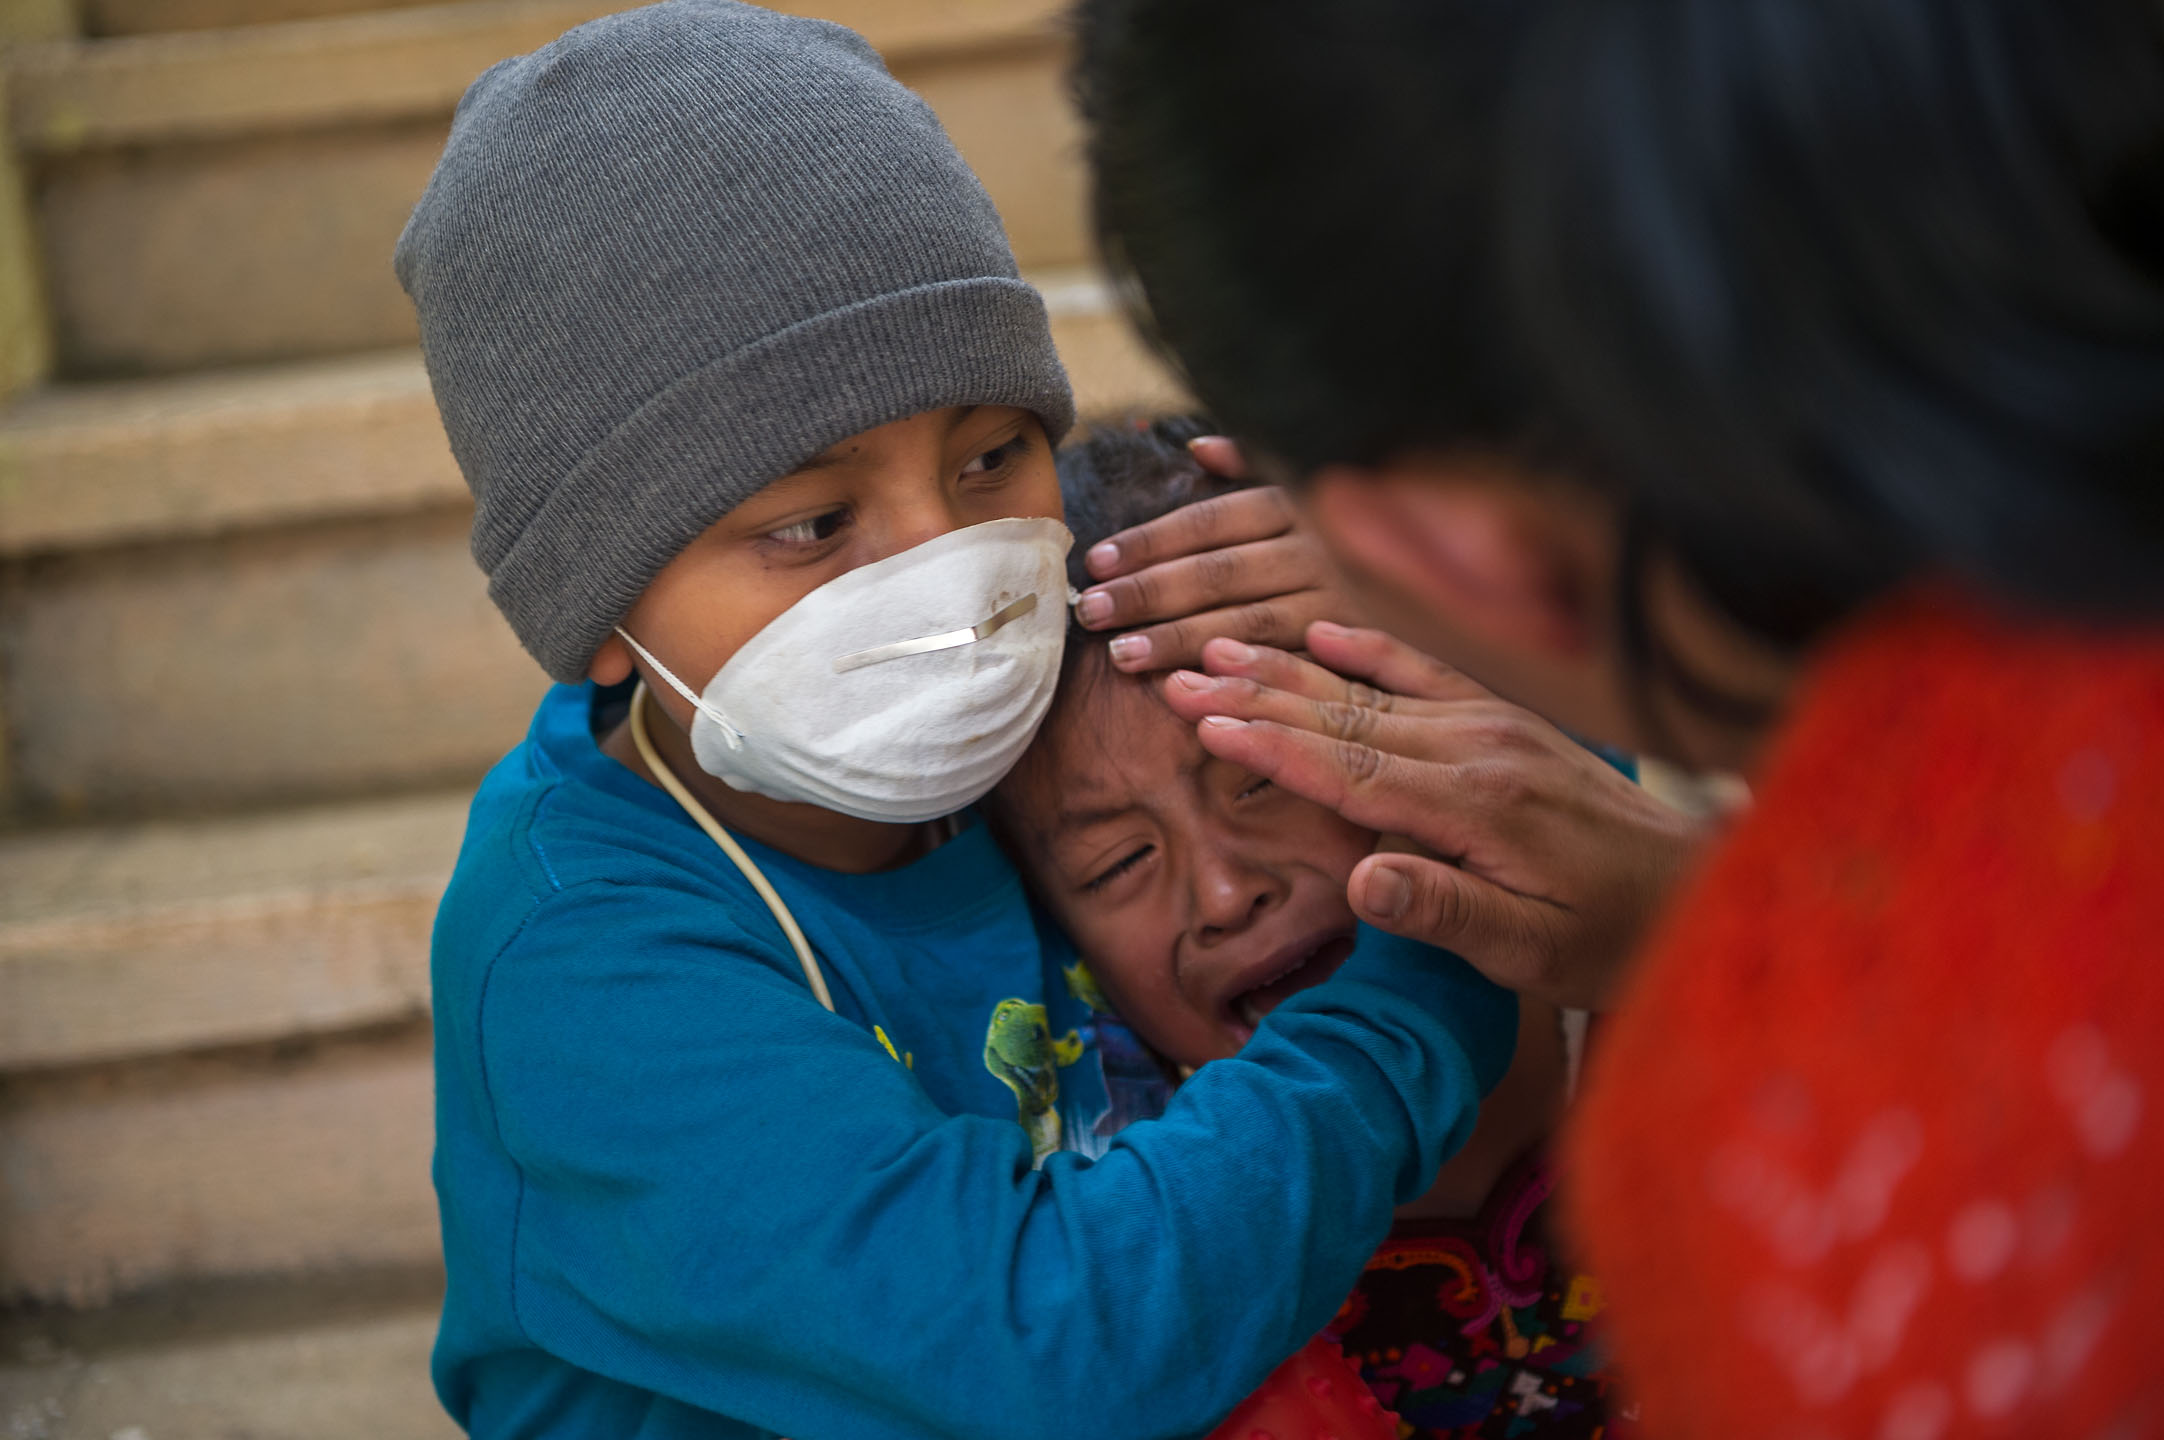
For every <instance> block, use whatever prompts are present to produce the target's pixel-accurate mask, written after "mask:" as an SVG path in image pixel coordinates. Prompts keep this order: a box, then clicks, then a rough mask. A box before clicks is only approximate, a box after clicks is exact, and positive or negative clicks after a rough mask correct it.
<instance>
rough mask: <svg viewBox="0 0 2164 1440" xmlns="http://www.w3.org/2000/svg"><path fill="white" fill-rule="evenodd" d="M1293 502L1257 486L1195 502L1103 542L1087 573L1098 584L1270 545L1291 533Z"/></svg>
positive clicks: (1097, 546) (1269, 488)
mask: <svg viewBox="0 0 2164 1440" xmlns="http://www.w3.org/2000/svg"><path fill="white" fill-rule="evenodd" d="M1293 520H1294V517H1293V510H1292V502H1291V501H1290V500H1288V499H1287V498H1286V497H1285V492H1284V491H1282V490H1280V489H1278V488H1277V487H1276V486H1274V485H1258V486H1256V487H1254V488H1253V489H1250V490H1235V491H1233V492H1232V493H1231V494H1229V495H1218V496H1214V497H1212V498H1211V499H1208V500H1198V501H1196V502H1195V503H1194V504H1192V505H1182V506H1181V507H1180V508H1179V509H1177V510H1173V511H1169V512H1167V513H1166V514H1163V515H1160V516H1158V517H1157V518H1156V519H1155V520H1152V521H1150V522H1149V523H1148V524H1145V525H1137V526H1134V527H1133V528H1131V529H1127V530H1122V531H1120V532H1119V533H1118V534H1116V535H1112V536H1109V537H1107V538H1106V539H1104V540H1102V541H1100V542H1098V543H1097V544H1095V545H1092V546H1091V547H1090V552H1089V554H1088V556H1087V557H1085V562H1086V563H1087V564H1088V566H1089V572H1090V574H1092V575H1095V576H1096V577H1097V578H1098V579H1100V580H1110V579H1112V578H1114V577H1115V576H1120V575H1132V574H1134V573H1135V572H1136V571H1137V570H1142V569H1146V568H1148V567H1149V566H1151V565H1158V564H1162V563H1163V562H1165V561H1167V560H1177V559H1179V558H1180V557H1181V556H1183V555H1198V554H1200V553H1201V552H1203V551H1205V550H1218V549H1222V548H1224V547H1225V546H1227V545H1246V544H1250V543H1252V542H1254V541H1256V540H1268V539H1271V538H1273V537H1275V536H1278V535H1282V534H1284V533H1285V532H1286V531H1288V530H1290V529H1292V528H1293Z"/></svg>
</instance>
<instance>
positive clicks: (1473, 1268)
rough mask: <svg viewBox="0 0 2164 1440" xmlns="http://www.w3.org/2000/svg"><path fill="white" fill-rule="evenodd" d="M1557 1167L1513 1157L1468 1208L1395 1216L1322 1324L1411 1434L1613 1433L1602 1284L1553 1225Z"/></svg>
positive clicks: (1594, 1437) (1456, 1438) (1442, 1439)
mask: <svg viewBox="0 0 2164 1440" xmlns="http://www.w3.org/2000/svg"><path fill="white" fill-rule="evenodd" d="M1553 1189H1554V1176H1553V1172H1552V1171H1551V1170H1550V1168H1549V1166H1548V1165H1547V1163H1546V1162H1545V1161H1544V1160H1542V1159H1541V1158H1540V1157H1539V1156H1538V1155H1537V1154H1536V1155H1533V1156H1528V1157H1527V1158H1526V1159H1524V1160H1521V1161H1520V1162H1519V1163H1518V1164H1517V1165H1516V1166H1515V1167H1514V1168H1513V1169H1512V1170H1511V1171H1510V1172H1509V1173H1508V1174H1506V1175H1505V1176H1504V1178H1503V1179H1502V1181H1501V1182H1500V1183H1499V1184H1497V1186H1496V1187H1495V1190H1494V1192H1493V1193H1492V1194H1491V1195H1490V1196H1489V1197H1488V1202H1487V1204H1486V1205H1485V1206H1484V1207H1483V1208H1482V1210H1481V1213H1480V1215H1479V1216H1478V1217H1476V1218H1475V1219H1472V1220H1463V1221H1459V1220H1415V1221H1401V1222H1400V1223H1399V1224H1398V1225H1397V1226H1396V1227H1395V1228H1393V1229H1392V1231H1391V1232H1390V1238H1389V1239H1388V1240H1386V1241H1384V1242H1383V1247H1382V1248H1381V1249H1380V1250H1378V1251H1377V1252H1376V1253H1375V1258H1374V1259H1373V1260H1371V1261H1369V1262H1368V1266H1367V1272H1366V1273H1365V1274H1364V1275H1362V1276H1361V1278H1360V1283H1359V1285H1358V1286H1357V1287H1355V1289H1354V1290H1353V1293H1352V1294H1351V1295H1350V1296H1349V1297H1347V1299H1346V1301H1345V1304H1344V1305H1343V1306H1342V1307H1341V1308H1340V1309H1339V1310H1338V1314H1337V1318H1336V1319H1335V1320H1333V1321H1332V1322H1331V1323H1330V1328H1329V1333H1330V1334H1331V1335H1334V1336H1336V1337H1337V1338H1338V1339H1339V1340H1340V1341H1342V1342H1343V1344H1344V1346H1345V1354H1346V1358H1347V1359H1349V1360H1351V1361H1353V1363H1354V1364H1355V1365H1357V1366H1358V1367H1359V1369H1360V1373H1361V1376H1362V1378H1364V1379H1365V1380H1366V1381H1367V1383H1368V1387H1369V1388H1370V1389H1372V1390H1373V1391H1374V1392H1375V1396H1376V1398H1377V1399H1379V1400H1381V1401H1382V1402H1383V1404H1385V1405H1387V1406H1389V1407H1390V1408H1391V1409H1393V1410H1395V1411H1397V1412H1398V1415H1399V1417H1400V1419H1401V1420H1402V1421H1403V1422H1404V1425H1405V1426H1409V1427H1410V1428H1409V1429H1403V1427H1401V1429H1402V1433H1403V1434H1404V1435H1405V1436H1406V1437H1408V1440H1411V1437H1418V1440H1504V1437H1513V1436H1520V1435H1531V1436H1538V1437H1542V1440H1602V1437H1608V1440H1619V1437H1621V1436H1623V1435H1625V1434H1627V1433H1628V1432H1627V1431H1626V1430H1625V1429H1623V1428H1620V1426H1619V1425H1618V1424H1617V1422H1616V1421H1615V1419H1613V1418H1612V1417H1611V1413H1610V1412H1611V1410H1613V1409H1615V1408H1616V1406H1615V1403H1614V1397H1613V1396H1612V1395H1611V1393H1610V1388H1609V1381H1608V1378H1607V1377H1606V1375H1605V1374H1604V1373H1603V1370H1602V1355H1601V1351H1600V1349H1599V1348H1598V1346H1597V1345H1595V1343H1594V1335H1593V1328H1594V1327H1593V1319H1594V1317H1595V1316H1596V1315H1598V1314H1599V1313H1600V1310H1601V1292H1600V1287H1599V1286H1598V1285H1597V1284H1596V1283H1594V1281H1593V1280H1592V1279H1591V1277H1589V1276H1587V1275H1585V1274H1583V1273H1581V1272H1580V1271H1579V1270H1578V1269H1577V1268H1576V1267H1575V1266H1572V1265H1570V1264H1569V1263H1568V1262H1567V1261H1565V1260H1563V1259H1562V1258H1561V1257H1560V1256H1559V1255H1558V1254H1557V1252H1556V1250H1555V1248H1554V1245H1553V1243H1552V1241H1551V1240H1550V1238H1549V1235H1548V1227H1547V1224H1546V1217H1547V1211H1548V1206H1547V1202H1548V1198H1549V1196H1550V1194H1551V1193H1552V1191H1553Z"/></svg>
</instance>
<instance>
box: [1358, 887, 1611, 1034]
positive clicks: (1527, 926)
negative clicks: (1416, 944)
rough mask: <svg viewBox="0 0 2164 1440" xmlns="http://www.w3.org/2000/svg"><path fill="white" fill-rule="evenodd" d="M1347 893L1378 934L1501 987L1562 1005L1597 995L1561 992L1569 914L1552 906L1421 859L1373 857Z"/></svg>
mask: <svg viewBox="0 0 2164 1440" xmlns="http://www.w3.org/2000/svg"><path fill="white" fill-rule="evenodd" d="M1346 896H1347V898H1348V899H1350V900H1351V901H1352V907H1353V911H1354V913H1355V914H1357V915H1359V917H1360V918H1361V919H1363V920H1365V921H1367V922H1368V923H1369V924H1370V925H1373V926H1374V927H1375V928H1376V929H1378V930H1387V931H1389V932H1390V933H1391V934H1393V935H1402V936H1404V937H1405V938H1407V939H1408V940H1418V941H1420V942H1421V943H1423V944H1427V945H1433V946H1435V947H1437V948H1438V949H1442V950H1448V951H1451V952H1452V953H1454V954H1457V955H1461V956H1463V957H1464V958H1465V959H1466V960H1467V961H1468V962H1470V963H1471V964H1472V966H1473V968H1474V969H1476V970H1479V971H1480V972H1481V973H1482V974H1484V975H1486V976H1487V977H1488V978H1489V979H1490V980H1493V981H1495V982H1496V983H1497V984H1498V985H1502V986H1505V987H1507V988H1509V989H1512V990H1521V991H1530V992H1532V993H1534V994H1537V995H1540V996H1542V997H1543V998H1545V999H1551V1000H1557V1001H1559V1002H1561V1003H1564V1004H1573V1003H1582V1002H1584V1001H1585V1000H1587V999H1590V998H1593V997H1590V996H1580V995H1577V994H1574V993H1570V992H1569V991H1568V990H1567V989H1559V988H1558V987H1559V985H1560V984H1561V983H1562V977H1561V976H1559V975H1558V974H1557V967H1556V964H1555V955H1556V946H1555V943H1554V940H1555V934H1556V928H1557V924H1558V922H1559V921H1562V920H1565V919H1567V915H1566V914H1565V913H1564V912H1562V911H1561V910H1560V909H1559V908H1558V907H1557V906H1555V905H1554V904H1553V903H1552V902H1549V901H1546V900H1541V899H1538V898H1535V897H1532V896H1527V895H1520V894H1518V893H1516V892H1515V891H1511V890H1506V889H1504V888H1503V887H1501V886H1500V885H1496V884H1494V883H1492V882H1490V881H1487V880H1483V879H1481V878H1480V877H1479V876H1477V875H1472V874H1468V873H1467V872H1465V871H1464V870H1460V869H1458V868H1457V867H1456V866H1453V865H1448V864H1445V863H1444V862H1442V861H1440V860H1431V859H1427V858H1424V857H1421V856H1415V855H1371V856H1369V857H1368V858H1367V859H1365V860H1363V861H1361V862H1360V864H1359V865H1357V866H1356V867H1354V869H1353V873H1352V877H1351V879H1350V881H1349V882H1348V883H1347V886H1346Z"/></svg>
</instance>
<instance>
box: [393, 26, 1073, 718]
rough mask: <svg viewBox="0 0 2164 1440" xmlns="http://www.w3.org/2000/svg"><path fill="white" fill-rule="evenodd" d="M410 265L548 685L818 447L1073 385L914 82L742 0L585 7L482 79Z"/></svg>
mask: <svg viewBox="0 0 2164 1440" xmlns="http://www.w3.org/2000/svg"><path fill="white" fill-rule="evenodd" d="M396 263H397V268H398V278H399V280H400V281H401V282H402V283H403V284H404V285H405V287H406V293H407V294H409V295H411V296H412V297H413V303H414V306H415V308H416V309H417V310H418V311H419V312H420V319H421V346H422V350H423V351H424V353H425V354H426V356H427V360H428V375H429V380H430V383H431V384H432V386H433V387H434V389H435V394H436V404H437V407H438V408H439V409H440V410H441V411H442V412H443V423H444V428H445V429H446V430H448V431H449V432H450V437H451V449H452V451H453V452H454V453H455V454H456V455H457V457H458V463H459V467H460V468H461V469H462V470H463V471H464V472H465V475H466V482H467V484H468V485H470V486H471V487H472V488H473V496H474V502H475V510H474V521H473V553H474V558H475V559H476V560H478V561H480V563H481V568H482V569H483V570H484V571H486V572H487V573H488V577H489V594H490V596H491V597H492V598H493V599H494V600H495V602H496V604H497V606H498V608H500V609H501V610H502V611H503V613H504V615H505V617H506V618H508V619H509V620H510V622H511V628H512V629H514V630H515V631H517V632H518V637H519V639H520V640H521V641H522V642H523V643H524V644H525V646H526V648H527V649H528V650H529V651H531V652H532V653H533V655H534V657H535V658H536V659H538V660H539V661H540V662H541V664H542V666H543V667H544V668H545V669H546V670H547V671H548V672H549V674H550V675H552V676H554V677H555V678H556V679H558V680H564V681H576V680H578V679H580V678H582V677H583V676H584V674H585V671H586V667H587V666H588V665H589V664H590V663H591V662H592V660H593V655H594V652H595V651H596V650H597V649H599V648H600V646H601V643H602V642H603V641H604V640H605V639H607V638H608V635H609V632H610V629H611V627H612V626H614V625H615V624H617V623H618V622H619V621H620V620H621V619H622V618H623V617H624V615H625V614H626V613H627V612H628V611H629V610H630V608H631V606H632V604H633V603H634V602H635V601H637V599H638V597H639V596H640V594H641V593H642V592H643V591H644V590H645V589H646V587H647V585H648V584H649V583H650V582H651V581H652V580H653V578H654V576H655V574H656V573H657V572H659V571H660V569H661V568H662V566H664V565H666V564H667V563H668V562H669V561H670V560H672V559H674V558H675V557H676V556H677V555H678V554H679V553H680V552H681V551H682V550H683V549H684V547H685V546H686V545H688V544H690V543H691V541H692V540H693V539H695V538H697V536H698V535H699V534H700V532H701V531H703V530H705V529H706V527H707V526H709V525H711V524H712V523H713V522H714V521H715V520H717V519H719V518H720V517H721V516H723V515H725V514H727V513H728V512H729V511H730V510H731V509H733V508H735V507H736V506H737V505H738V504H739V503H741V502H742V501H743V500H745V499H746V498H747V497H749V496H750V495H752V494H753V493H754V492H756V491H757V490H759V489H760V488H761V487H762V486H764V485H766V484H768V483H769V482H770V481H773V480H775V479H777V478H779V477H780V476H782V475H784V474H787V473H788V472H789V471H791V470H793V469H795V468H796V467H797V466H799V465H801V464H802V463H803V462H804V461H806V460H808V459H810V458H811V457H812V456H814V455H816V454H818V453H819V452H820V451H821V450H824V449H825V448H827V447H828V446H829V445H832V444H834V443H835V442H836V441H838V440H842V439H845V438H847V437H848V436H851V435H854V434H857V433H859V432H860V431H864V430H868V429H871V428H872V427H873V426H876V425H884V424H886V423H887V422H889V421H892V420H899V419H903V418H905V417H907V416H910V415H915V414H919V413H921V412H923V411H927V410H937V409H940V408H943V407H945V406H949V405H969V404H1001V405H1015V406H1019V407H1022V408H1024V409H1027V410H1031V411H1033V412H1035V413H1036V414H1037V415H1038V416H1039V417H1040V418H1042V419H1043V421H1044V423H1045V427H1046V429H1047V430H1048V431H1049V432H1051V436H1052V439H1053V440H1054V441H1057V440H1058V439H1059V438H1060V436H1061V435H1063V434H1064V433H1065V432H1066V430H1067V429H1068V427H1069V425H1070V424H1071V423H1072V422H1073V418H1074V401H1073V397H1072V396H1071V394H1070V393H1069V391H1068V388H1067V378H1066V375H1065V373H1064V372H1063V371H1062V370H1061V368H1060V364H1059V357H1058V356H1057V354H1056V353H1055V352H1054V350H1053V348H1052V336H1051V330H1050V327H1049V325H1048V323H1047V320H1046V316H1045V309H1044V302H1043V301H1042V299H1040V298H1039V296H1038V295H1037V292H1036V291H1035V290H1033V289H1032V288H1031V287H1030V286H1028V285H1027V284H1025V283H1024V282H1023V281H1022V280H1021V279H1020V278H1019V277H1018V276H1017V273H1016V271H1015V265H1014V257H1013V255H1012V254H1011V253H1010V252H1009V250H1008V248H1007V241H1006V236H1005V234H1004V232H1003V231H1002V229H1001V227H1000V222H999V215H998V213H997V212H996V211H995V210H994V209H993V208H992V202H991V200H990V199H989V198H988V197H987V196H986V195H985V193H984V187H983V186H982V185H980V184H978V183H977V178H976V176H974V175H973V174H971V173H970V171H969V168H968V166H966V165H964V164H963V163H962V159H961V157H960V156H959V155H957V154H956V153H955V150H954V146H953V145H952V144H951V143H950V142H949V141H948V139H947V136H946V133H945V132H944V131H943V130H941V129H940V126H939V122H938V120H937V119H936V118H934V117H933V115H932V113H931V111H930V109H929V108H927V107H926V106H925V104H924V102H923V101H921V100H919V99H918V98H917V97H916V96H915V95H913V94H911V93H910V92H909V91H908V90H907V89H905V88H904V87H903V86H902V85H901V84H900V83H899V82H897V81H896V80H895V79H893V77H891V76H890V75H888V74H887V72H886V68H885V67H884V66H883V65H882V64H881V63H880V60H879V57H878V56H877V55H876V54H875V53H874V52H873V51H872V49H871V47H870V46H869V45H867V44H866V43H865V42H864V40H863V39H862V38H861V37H859V36H858V35H856V34H855V33H854V32H852V31H850V30H846V29H844V28H842V27H841V26H839V25H832V24H828V23H826V22H824V21H817V20H803V19H796V18H793V17H789V16H784V15H777V14H775V13H773V12H772V11H768V10H761V9H758V8H756V7H754V6H750V5H740V4H733V3H728V0H668V3H665V4H660V5H653V6H650V7H648V8H646V9H643V10H632V11H628V12H626V13H623V14H618V15H613V16H610V17H608V18H606V19H602V20H597V21H594V22H593V23H591V24H588V25H582V26H580V27H579V28H578V29H576V30H573V31H571V32H570V33H569V34H567V35H565V36H563V37H562V38H561V39H558V40H557V41H555V42H554V43H553V44H550V45H547V46H544V47H543V48H542V49H540V50H538V51H535V52H534V53H533V54H531V55H526V56H521V57H519V58H517V59H514V60H506V61H504V62H503V63H501V64H499V65H497V66H496V67H494V68H493V69H491V70H490V71H488V73H486V74H485V75H483V76H482V77H481V78H480V79H479V80H476V81H475V82H474V84H473V87H472V88H471V89H470V90H468V91H467V92H466V97H465V99H464V100H462V101H461V102H460V103H459V107H458V117H457V119H456V120H455V121H454V122H453V124H452V127H451V139H450V144H449V145H448V146H447V147H446V148H445V150H444V153H443V159H442V161H441V162H440V163H439V164H438V165H437V166H436V173H435V176H434V177H433V178H432V179H431V180H430V181H429V185H428V191H427V193H426V194H424V195H423V196H422V197H421V202H420V204H419V205H418V206H416V207H415V208H414V212H413V218H412V219H411V220H409V221H408V222H407V224H406V230H405V233H404V234H403V235H401V236H400V237H399V241H398V252H397V260H396Z"/></svg>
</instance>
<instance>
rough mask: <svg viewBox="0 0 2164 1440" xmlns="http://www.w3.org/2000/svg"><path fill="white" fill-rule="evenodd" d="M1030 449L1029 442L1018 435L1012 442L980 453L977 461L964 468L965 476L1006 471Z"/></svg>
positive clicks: (1009, 441)
mask: <svg viewBox="0 0 2164 1440" xmlns="http://www.w3.org/2000/svg"><path fill="white" fill-rule="evenodd" d="M1028 449H1029V441H1028V440H1026V439H1024V438H1023V437H1022V436H1020V435H1017V436H1015V437H1014V438H1013V439H1012V440H1007V441H1004V442H1002V443H1000V444H998V445H995V446H993V447H992V448H991V449H989V450H986V451H983V452H982V453H980V454H979V455H978V456H977V458H976V459H974V460H972V461H970V462H969V463H968V464H967V465H964V466H963V467H962V473H963V474H964V475H989V474H991V473H992V472H993V471H995V470H1001V469H1004V468H1005V467H1006V466H1008V465H1010V464H1012V463H1013V462H1014V461H1015V460H1016V459H1018V458H1020V457H1021V456H1022V455H1023V454H1024V453H1025V452H1026V451H1027V450H1028Z"/></svg>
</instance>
